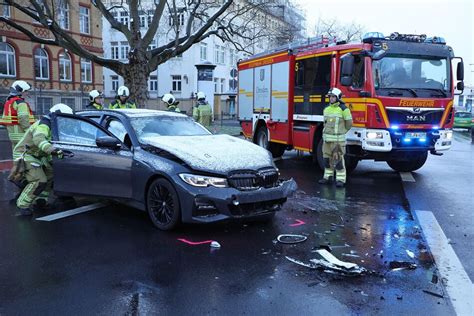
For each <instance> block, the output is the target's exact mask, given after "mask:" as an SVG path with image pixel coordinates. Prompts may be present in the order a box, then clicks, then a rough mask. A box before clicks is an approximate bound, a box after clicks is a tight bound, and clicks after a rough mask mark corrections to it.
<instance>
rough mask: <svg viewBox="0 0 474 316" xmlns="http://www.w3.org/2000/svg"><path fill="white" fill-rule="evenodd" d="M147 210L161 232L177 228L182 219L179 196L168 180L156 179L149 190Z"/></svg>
mask: <svg viewBox="0 0 474 316" xmlns="http://www.w3.org/2000/svg"><path fill="white" fill-rule="evenodd" d="M147 210H148V215H149V216H150V219H151V221H152V222H153V224H154V225H155V226H156V227H158V228H159V229H161V230H170V229H173V228H174V227H176V225H177V224H178V223H179V221H180V219H181V208H180V205H179V199H178V194H177V193H176V190H175V189H174V187H173V185H172V184H171V183H170V182H169V181H167V180H166V179H162V178H160V179H156V180H155V181H153V182H152V184H151V185H150V187H149V188H148V194H147Z"/></svg>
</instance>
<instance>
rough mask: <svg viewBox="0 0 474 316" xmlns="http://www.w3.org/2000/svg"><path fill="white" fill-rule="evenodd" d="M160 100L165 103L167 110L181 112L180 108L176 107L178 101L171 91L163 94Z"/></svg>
mask: <svg viewBox="0 0 474 316" xmlns="http://www.w3.org/2000/svg"><path fill="white" fill-rule="evenodd" d="M161 101H163V103H164V104H165V105H166V109H167V110H168V111H170V112H178V113H181V110H180V109H179V108H178V104H179V101H176V98H175V97H174V95H172V94H171V93H166V94H165V95H163V97H162V98H161Z"/></svg>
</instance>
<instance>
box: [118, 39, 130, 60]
mask: <svg viewBox="0 0 474 316" xmlns="http://www.w3.org/2000/svg"><path fill="white" fill-rule="evenodd" d="M129 52H130V46H128V42H120V59H128V53H129Z"/></svg>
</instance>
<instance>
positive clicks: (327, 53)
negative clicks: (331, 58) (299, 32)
mask: <svg viewBox="0 0 474 316" xmlns="http://www.w3.org/2000/svg"><path fill="white" fill-rule="evenodd" d="M335 53H336V52H335V51H331V52H324V53H318V54H311V55H306V56H301V57H296V60H302V59H307V58H312V57H320V56H327V55H332V54H335Z"/></svg>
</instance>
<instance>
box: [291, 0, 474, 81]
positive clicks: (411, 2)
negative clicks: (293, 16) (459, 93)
mask: <svg viewBox="0 0 474 316" xmlns="http://www.w3.org/2000/svg"><path fill="white" fill-rule="evenodd" d="M294 2H296V3H297V4H299V5H300V6H301V8H302V9H303V10H304V12H305V13H306V20H307V22H306V23H307V27H308V31H309V34H310V35H312V34H311V30H313V29H314V25H315V24H316V21H317V19H318V17H321V18H323V19H328V18H333V17H336V18H337V19H338V20H339V21H340V22H347V23H350V22H351V21H355V22H357V23H359V24H362V25H364V26H365V28H366V30H367V31H378V32H382V33H384V35H389V34H390V33H392V32H399V33H405V34H408V33H410V34H426V35H427V36H441V37H444V38H445V39H446V43H447V45H449V46H451V47H452V48H453V50H454V54H455V55H456V56H460V57H462V58H463V59H464V70H465V75H466V76H465V83H466V84H470V85H471V86H472V85H474V57H473V55H474V22H473V20H474V5H473V2H474V1H473V0H444V1H441V0H378V1H376V0H294ZM470 64H471V65H470Z"/></svg>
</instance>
